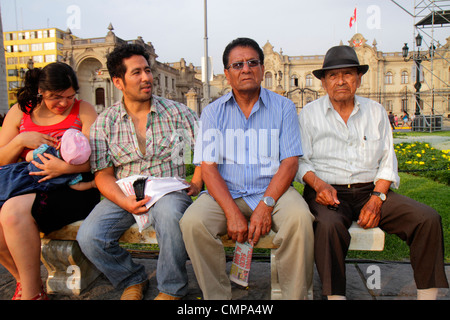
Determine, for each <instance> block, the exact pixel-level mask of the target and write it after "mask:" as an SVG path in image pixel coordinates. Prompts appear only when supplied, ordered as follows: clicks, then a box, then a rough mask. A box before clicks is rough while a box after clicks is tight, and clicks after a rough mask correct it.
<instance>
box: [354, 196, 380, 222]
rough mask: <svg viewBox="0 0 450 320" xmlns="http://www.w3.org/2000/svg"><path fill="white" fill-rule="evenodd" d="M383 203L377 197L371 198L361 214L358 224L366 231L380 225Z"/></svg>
mask: <svg viewBox="0 0 450 320" xmlns="http://www.w3.org/2000/svg"><path fill="white" fill-rule="evenodd" d="M382 204H383V202H382V201H381V200H380V198H378V197H376V196H371V197H370V199H369V201H367V202H366V204H365V205H364V207H363V208H362V209H361V213H360V214H359V219H358V224H359V225H360V226H361V227H363V228H364V229H368V228H375V227H377V226H378V224H379V223H380V212H381V205H382Z"/></svg>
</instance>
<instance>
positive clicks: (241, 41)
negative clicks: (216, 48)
mask: <svg viewBox="0 0 450 320" xmlns="http://www.w3.org/2000/svg"><path fill="white" fill-rule="evenodd" d="M236 47H250V48H253V49H254V50H255V51H256V52H257V53H258V56H259V61H260V63H261V64H262V65H263V64H264V52H263V51H262V49H261V48H260V47H259V45H258V43H257V42H256V41H255V40H253V39H250V38H237V39H234V40H233V41H231V42H230V43H229V44H228V45H227V46H226V48H225V51H224V52H223V56H222V62H223V67H224V68H225V69H226V68H228V58H229V55H230V52H231V50H233V49H234V48H236Z"/></svg>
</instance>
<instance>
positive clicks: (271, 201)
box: [261, 197, 275, 208]
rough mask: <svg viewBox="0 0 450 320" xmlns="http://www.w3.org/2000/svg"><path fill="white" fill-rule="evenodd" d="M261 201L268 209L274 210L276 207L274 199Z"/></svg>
mask: <svg viewBox="0 0 450 320" xmlns="http://www.w3.org/2000/svg"><path fill="white" fill-rule="evenodd" d="M261 201H262V202H264V203H265V204H266V206H268V207H272V208H273V207H274V206H275V200H274V199H273V198H272V197H263V198H262V199H261Z"/></svg>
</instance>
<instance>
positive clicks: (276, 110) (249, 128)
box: [194, 88, 302, 210]
mask: <svg viewBox="0 0 450 320" xmlns="http://www.w3.org/2000/svg"><path fill="white" fill-rule="evenodd" d="M199 128H200V130H199V133H198V136H197V140H196V144H195V152H194V164H197V165H198V164H200V163H201V162H203V161H205V162H213V163H216V164H217V166H218V170H219V173H220V174H221V176H222V178H223V179H224V180H225V182H226V184H227V186H228V189H229V191H230V193H231V196H232V197H233V199H236V198H241V197H242V198H243V199H244V200H245V201H246V203H247V204H248V205H249V207H250V208H252V209H253V210H254V209H255V208H256V206H257V204H258V202H259V201H260V200H261V197H262V196H263V194H264V192H265V190H266V189H267V187H268V185H269V183H270V181H271V179H272V177H273V176H274V174H275V173H276V172H277V170H278V168H279V166H280V163H281V161H283V160H284V159H286V158H289V157H294V156H301V155H302V147H301V140H300V128H299V123H298V118H297V113H296V110H295V105H294V103H293V102H292V101H291V100H289V99H286V98H285V97H282V96H280V95H278V94H276V93H274V92H272V91H269V90H267V89H264V88H261V93H260V97H259V99H258V101H257V102H256V104H255V105H254V106H253V109H252V112H251V114H250V116H249V117H248V119H247V118H246V117H245V115H244V113H243V112H242V110H241V109H240V107H239V106H238V104H237V103H236V100H235V99H234V96H233V94H232V93H231V92H230V93H228V94H226V95H224V96H223V97H221V98H219V99H218V100H216V101H214V102H213V103H211V104H210V105H209V106H207V107H206V108H205V109H204V110H203V112H202V115H201V119H200V126H199Z"/></svg>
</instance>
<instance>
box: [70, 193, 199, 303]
mask: <svg viewBox="0 0 450 320" xmlns="http://www.w3.org/2000/svg"><path fill="white" fill-rule="evenodd" d="M191 203H192V200H191V198H190V197H189V196H188V195H187V194H186V192H185V191H176V192H172V193H169V194H167V195H165V196H164V197H162V198H161V199H160V200H158V201H157V202H156V203H155V204H154V205H153V206H152V207H151V208H150V210H149V212H150V219H151V222H152V226H153V228H154V229H155V231H156V237H157V239H158V245H159V248H160V252H159V258H158V263H157V268H156V280H157V282H158V289H159V291H160V292H163V293H166V294H169V295H171V296H174V297H183V296H185V295H186V294H187V291H188V276H187V270H186V260H187V253H186V249H185V247H184V242H183V237H182V235H181V231H180V226H179V220H180V219H181V217H182V216H183V214H184V211H185V210H186V209H187V208H188V207H189V205H190V204H191ZM135 222H136V221H135V219H134V217H133V215H132V214H130V213H129V212H127V211H125V210H123V209H122V208H120V207H119V206H117V205H116V204H114V203H113V202H111V201H109V200H108V199H104V200H102V201H101V202H100V203H99V204H98V205H97V206H96V207H95V208H94V210H92V212H91V213H90V214H89V216H88V217H87V218H86V219H85V220H84V222H83V223H82V225H81V227H80V229H79V231H78V235H77V241H78V243H79V244H80V247H81V250H82V251H83V253H84V254H85V255H86V257H87V258H88V259H89V260H90V261H91V262H92V263H93V264H94V265H95V266H96V267H97V268H98V269H99V270H100V271H101V272H102V273H103V274H104V275H105V276H106V277H107V278H108V279H109V280H110V281H111V283H112V284H113V286H114V287H115V288H127V287H129V286H131V285H135V284H138V283H142V282H144V281H145V280H146V279H147V274H146V272H145V268H144V266H143V265H140V264H137V263H135V262H134V261H133V260H132V258H131V255H130V254H129V253H128V252H127V251H126V250H125V249H123V248H121V247H120V246H119V242H118V240H119V238H120V237H121V236H122V234H123V233H124V232H125V231H126V230H127V229H128V228H129V227H130V226H131V225H133V224H134V223H135Z"/></svg>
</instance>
